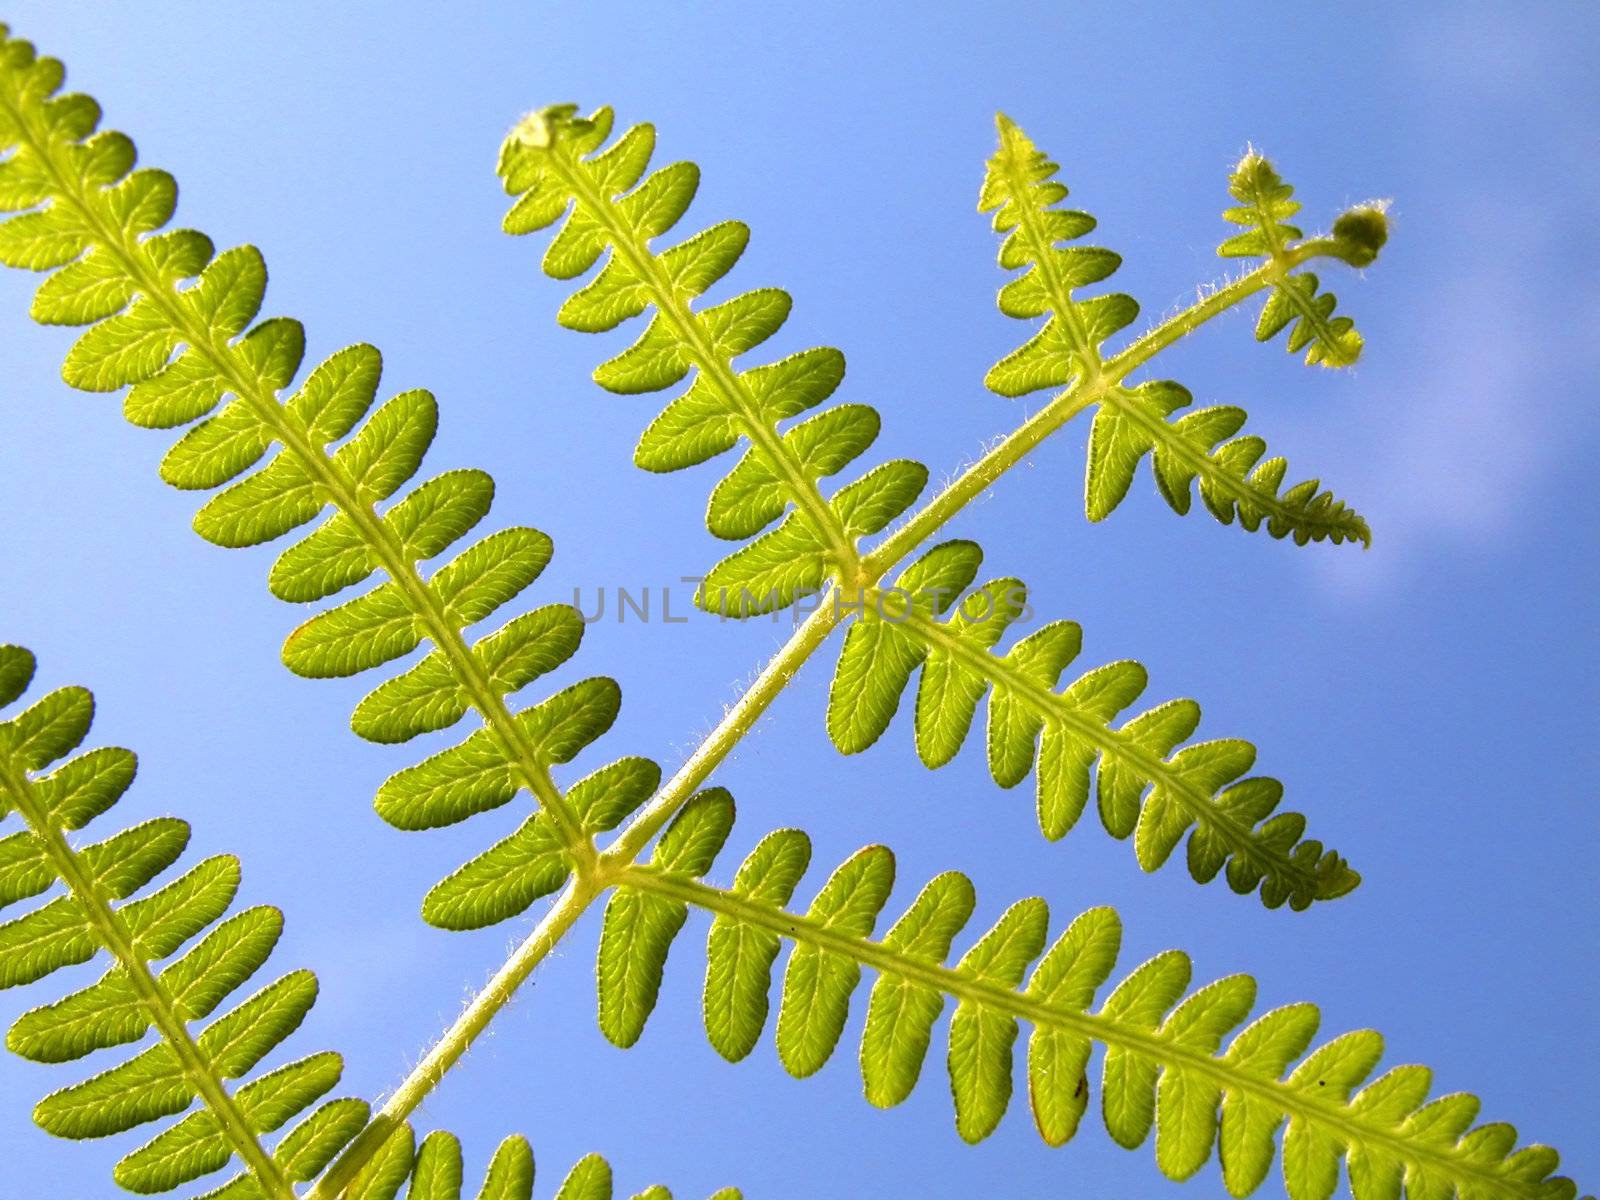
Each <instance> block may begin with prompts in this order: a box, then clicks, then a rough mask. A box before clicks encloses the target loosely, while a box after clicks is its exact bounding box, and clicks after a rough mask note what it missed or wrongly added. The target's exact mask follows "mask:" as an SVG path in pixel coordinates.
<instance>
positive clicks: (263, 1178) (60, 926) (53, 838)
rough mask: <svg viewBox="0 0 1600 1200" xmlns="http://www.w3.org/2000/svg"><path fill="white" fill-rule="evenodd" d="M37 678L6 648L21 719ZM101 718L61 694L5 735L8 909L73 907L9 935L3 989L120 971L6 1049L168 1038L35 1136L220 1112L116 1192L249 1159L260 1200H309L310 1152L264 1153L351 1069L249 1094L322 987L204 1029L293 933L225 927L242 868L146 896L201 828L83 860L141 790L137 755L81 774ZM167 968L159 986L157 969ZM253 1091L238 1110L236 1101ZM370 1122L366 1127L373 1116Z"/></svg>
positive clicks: (122, 838) (20, 1026)
mask: <svg viewBox="0 0 1600 1200" xmlns="http://www.w3.org/2000/svg"><path fill="white" fill-rule="evenodd" d="M33 670H34V661H33V656H32V655H31V654H30V653H29V652H28V651H26V650H23V649H21V648H20V647H17V646H0V698H3V699H4V703H5V704H6V705H10V704H13V703H15V702H16V701H18V700H19V699H21V698H22V695H23V693H24V692H25V691H26V689H27V687H28V685H29V683H30V682H31V680H32V677H33ZM93 712H94V701H93V697H92V696H90V694H89V693H88V692H87V691H85V690H84V689H82V688H61V689H58V690H56V691H53V692H50V693H48V694H46V695H45V696H44V697H43V698H42V699H41V700H39V701H38V702H37V703H35V704H33V705H32V706H31V707H29V708H27V709H24V710H23V711H22V712H20V713H18V714H16V715H14V716H12V717H11V719H9V720H6V721H4V722H0V797H3V800H0V813H16V814H18V815H20V817H21V819H22V821H23V823H24V824H25V826H26V828H25V829H24V830H23V831H22V832H19V833H12V834H10V835H9V836H7V837H5V838H4V839H3V840H0V847H3V851H0V887H3V888H4V893H3V894H4V897H5V899H6V901H7V902H15V901H20V900H25V899H28V898H30V897H33V896H38V895H41V894H43V893H46V892H48V891H49V889H50V888H52V887H54V886H56V885H58V884H59V885H60V886H61V887H62V888H63V889H64V890H63V894H61V895H59V896H56V897H55V898H53V899H48V900H47V901H46V902H45V903H44V904H43V905H42V906H40V907H37V908H35V909H34V910H33V911H31V912H29V913H26V914H24V915H23V916H21V917H16V918H13V919H12V920H10V921H7V922H5V923H4V924H3V925H0V986H14V985H16V984H19V983H25V982H32V981H34V980H38V979H43V978H44V977H46V976H48V975H50V974H52V973H54V972H55V971H57V970H60V969H61V968H63V967H68V966H72V965H74V964H77V963H81V962H85V961H87V960H89V959H91V958H93V957H95V955H97V954H98V953H100V952H101V951H105V952H106V953H107V954H108V955H109V956H110V958H111V960H112V964H111V966H110V968H109V969H108V970H107V971H106V972H105V974H103V975H102V976H101V978H100V979H99V980H98V981H97V982H95V983H92V984H90V985H89V986H87V987H84V988H80V989H79V990H77V991H74V992H72V993H70V994H69V995H67V996H65V997H64V998H62V999H60V1000H57V1001H55V1002H54V1003H51V1004H46V1005H43V1006H41V1007H38V1008H35V1009H32V1010H31V1011H29V1012H27V1013H24V1014H23V1015H22V1017H20V1018H19V1019H18V1020H17V1021H16V1022H15V1024H13V1025H12V1027H11V1029H10V1031H9V1033H8V1034H7V1036H6V1044H7V1045H8V1046H9V1047H10V1048H11V1049H12V1050H13V1051H14V1052H16V1053H17V1054H20V1055H22V1056H24V1057H26V1058H29V1059H32V1060H34V1061H36V1062H44V1063H64V1062H71V1061H75V1060H77V1059H80V1058H83V1057H85V1056H86V1055H88V1054H90V1053H92V1052H94V1051H96V1050H104V1049H110V1048H112V1047H115V1046H120V1045H127V1044H129V1043H131V1042H136V1041H138V1040H139V1039H140V1038H142V1037H143V1036H144V1035H145V1034H146V1033H147V1032H148V1031H150V1030H151V1028H152V1027H153V1028H154V1029H155V1030H156V1031H157V1033H158V1034H159V1035H160V1040H159V1041H157V1042H155V1043H154V1044H153V1045H151V1046H149V1047H148V1048H147V1049H145V1050H143V1051H141V1052H139V1053H138V1054H135V1055H134V1056H133V1057H131V1058H129V1059H127V1060H126V1061H124V1062H122V1063H121V1064H119V1065H117V1066H113V1067H109V1068H106V1069H102V1070H100V1071H99V1072H98V1073H96V1074H95V1075H93V1076H91V1077H90V1078H88V1079H86V1080H84V1081H83V1082H81V1083H76V1084H73V1085H71V1086H69V1087H65V1088H62V1089H60V1090H58V1091H56V1092H53V1093H51V1094H50V1095H48V1096H46V1097H45V1098H44V1099H43V1100H41V1101H40V1102H39V1104H38V1106H37V1107H36V1108H35V1109H34V1120H35V1121H36V1122H37V1123H38V1125H39V1126H40V1127H41V1128H43V1129H44V1130H46V1131H47V1132H49V1133H52V1134H55V1135H56V1136H58V1137H66V1138H96V1137H106V1136H109V1135H112V1134H116V1133H121V1132H124V1131H126V1130H131V1129H134V1128H137V1127H139V1126H141V1125H147V1124H150V1123H152V1122H156V1121H159V1120H161V1119H162V1118H165V1117H172V1116H178V1115H179V1114H182V1113H184V1112H185V1110H187V1109H189V1108H190V1107H191V1105H193V1103H194V1101H195V1100H196V1099H199V1100H200V1101H201V1102H202V1105H203V1107H201V1108H198V1109H196V1110H195V1111H194V1112H192V1113H190V1114H189V1115H187V1116H183V1117H182V1119H180V1120H179V1121H178V1122H177V1123H176V1124H174V1125H171V1126H170V1127H169V1128H167V1129H166V1130H165V1131H163V1132H160V1133H158V1134H157V1135H156V1136H155V1137H154V1138H153V1139H152V1140H150V1141H148V1142H147V1143H146V1144H145V1145H143V1146H142V1147H140V1148H138V1149H135V1150H134V1151H132V1152H131V1153H129V1154H127V1155H125V1156H124V1157H123V1158H122V1160H121V1161H120V1162H119V1163H118V1164H117V1166H116V1168H115V1170H114V1172H113V1175H114V1177H115V1179H116V1180H117V1182H118V1183H119V1184H121V1185H122V1186H123V1187H126V1188H128V1189H130V1190H133V1191H137V1192H142V1193H147V1192H163V1191H169V1190H171V1189H172V1188H175V1187H178V1186H179V1185H181V1184H184V1183H188V1182H190V1181H192V1180H195V1179H198V1178H201V1177H202V1176H205V1175H209V1174H212V1173H213V1172H216V1171H219V1170H221V1169H222V1168H223V1167H225V1166H227V1165H228V1163H229V1162H231V1161H232V1160H233V1159H234V1157H235V1156H238V1157H240V1158H241V1159H242V1161H243V1165H244V1166H245V1167H246V1169H247V1171H248V1172H249V1173H248V1174H246V1175H244V1176H241V1179H244V1180H246V1181H247V1182H248V1184H249V1186H250V1187H251V1188H252V1189H253V1190H254V1194H255V1195H256V1196H258V1197H262V1198H265V1200H292V1195H293V1193H292V1190H291V1184H292V1182H293V1181H294V1180H295V1179H297V1178H302V1179H303V1178H307V1177H308V1176H305V1175H301V1176H296V1175H294V1174H293V1173H292V1172H291V1170H290V1167H291V1165H292V1162H293V1161H295V1160H294V1157H293V1155H294V1153H298V1151H297V1146H298V1145H299V1142H297V1141H296V1140H295V1138H296V1134H295V1133H293V1132H291V1133H290V1134H288V1135H286V1136H285V1138H284V1141H283V1143H282V1146H281V1147H280V1149H279V1151H278V1152H277V1153H276V1154H269V1153H268V1151H267V1150H266V1149H265V1148H264V1147H263V1145H262V1142H261V1138H262V1136H263V1135H265V1134H270V1133H272V1132H274V1131H276V1130H278V1129H280V1128H282V1127H283V1126H284V1125H285V1124H287V1123H288V1122H289V1121H290V1120H291V1119H293V1118H294V1117H295V1116H297V1115H298V1114H299V1113H301V1112H303V1111H304V1110H306V1109H308V1108H310V1107H311V1106H312V1105H313V1104H314V1103H315V1102H316V1101H317V1099H318V1098H319V1097H321V1096H322V1095H324V1094H325V1093H327V1092H328V1091H329V1090H330V1089H332V1088H333V1087H334V1086H335V1085H336V1084H337V1083H338V1081H339V1075H340V1073H341V1070H342V1063H341V1060H340V1058H339V1056H338V1055H336V1054H331V1053H323V1054H315V1055H311V1056H310V1057H307V1058H302V1059H300V1060H298V1061H297V1062H293V1063H290V1064H287V1065H285V1066H282V1067H278V1068H277V1069H275V1070H270V1071H267V1072H265V1073H263V1074H260V1075H258V1076H256V1077H255V1078H254V1079H249V1076H250V1075H251V1073H252V1072H254V1071H255V1069H256V1068H257V1067H258V1066H259V1065H260V1064H261V1063H262V1062H263V1061H264V1060H265V1059H266V1058H267V1056H268V1055H270V1054H271V1053H272V1052H273V1051H274V1050H275V1049H277V1047H278V1046H279V1045H280V1044H281V1043H283V1042H284V1041H285V1040H286V1039H287V1038H288V1037H289V1035H290V1034H292V1033H293V1032H294V1031H295V1029H296V1028H297V1027H298V1026H299V1025H300V1023H301V1021H302V1020H303V1019H304V1017H305V1015H306V1013H307V1011H308V1010H309V1009H310V1007H311V1005H312V1003H313V1001H314V1000H315V998H316V979H315V978H314V977H313V976H312V975H311V973H310V972H308V971H296V972H292V973H290V974H288V975H285V976H283V977H282V978H281V979H279V980H278V981H277V982H275V983H272V984H269V985H268V986H266V987H264V988H261V989H259V990H258V991H256V992H255V993H254V994H253V995H252V996H250V997H249V998H248V999H246V1000H244V1001H243V1002H242V1003H240V1004H237V1005H236V1006H234V1007H233V1008H231V1009H229V1010H228V1011H227V1012H225V1013H223V1014H222V1015H221V1016H216V1017H214V1019H211V1020H209V1022H208V1023H207V1024H205V1025H204V1027H203V1028H200V1029H198V1030H194V1029H192V1028H191V1026H192V1025H193V1024H195V1023H197V1022H202V1021H206V1020H207V1018H212V1017H213V1014H214V1013H215V1012H216V1011H217V1010H218V1009H219V1008H220V1007H221V1006H222V1005H223V1003H224V1001H226V1000H227V999H228V998H229V997H230V996H231V995H232V994H233V993H234V992H236V991H237V990H238V989H239V988H240V987H242V986H243V985H244V983H245V982H246V981H247V980H248V979H249V978H250V977H251V976H252V975H254V974H255V972H256V971H257V970H258V969H259V968H260V967H261V966H263V965H264V963H265V962H266V959H267V957H268V956H269V955H270V954H271V952H272V949H273V947H274V945H275V944H276V942H277V940H278V935H279V933H280V932H281V931H282V928H283V918H282V916H281V914H279V913H278V911H277V910H276V909H272V908H250V909H245V910H243V911H241V912H239V913H237V914H235V915H234V916H232V917H228V918H227V919H224V917H225V915H226V913H227V910H228V908H229V907H230V906H231V904H232V902H233V899H234V896H235V893H236V892H237V890H238V886H239V865H238V861H237V860H236V859H234V858H232V857H231V856H228V855H221V856H218V857H215V858H210V859H207V860H205V861H204V862H202V863H200V864H199V865H197V866H195V867H193V868H192V869H190V870H189V871H187V872H186V873H184V874H182V875H180V876H178V877H177V878H176V879H174V880H172V881H171V882H169V883H167V884H166V885H165V886H162V887H159V888H156V889H155V890H153V891H152V890H147V889H149V888H150V887H151V885H153V884H154V883H155V882H156V881H157V880H158V879H159V878H160V877H161V876H162V875H163V874H164V873H166V872H168V871H169V870H170V869H171V868H173V867H174V865H175V864H176V863H177V862H178V860H179V858H180V857H181V855H182V854H183V852H184V850H185V848H186V847H187V845H188V841H189V827H188V825H187V824H185V823H184V822H182V821H179V820H176V819H174V818H170V817H169V818H159V819H156V820H152V821H146V822H143V823H142V824H138V825H134V826H132V827H131V828H129V829H126V830H123V831H122V832H120V833H118V834H115V835H113V836H111V837H108V838H104V839H102V840H100V841H97V842H92V843H90V844H87V845H82V846H76V845H74V844H73V843H72V841H71V840H70V839H69V837H68V835H69V834H70V833H71V832H73V831H74V830H76V829H79V828H81V827H82V826H84V825H86V824H88V823H89V822H90V821H91V820H93V819H94V818H96V817H98V816H100V815H101V814H103V813H104V812H105V811H106V810H108V809H109V808H110V807H111V806H112V805H113V804H114V803H115V802H116V801H117V800H118V799H119V798H120V797H121V795H122V792H123V791H124V790H125V789H126V788H127V787H128V785H129V784H130V783H131V782H132V781H133V775H134V760H133V755H131V754H130V753H128V752H127V751H125V750H98V751H90V752H88V753H84V754H77V755H75V756H74V757H68V756H69V755H74V752H75V751H76V750H77V748H78V745H79V744H80V743H81V742H82V740H83V739H84V738H85V737H86V736H87V735H88V732H89V725H90V721H91V720H92V717H93ZM62 760H65V761H62ZM57 764H59V765H57ZM141 893H142V894H141ZM201 934H204V936H203V937H200V935H201ZM197 937H198V938H199V940H198V941H196V942H195V943H194V944H193V945H192V946H190V947H189V948H188V949H187V950H184V952H183V953H182V954H178V952H179V951H180V950H183V948H184V947H185V945H187V944H188V943H189V942H191V940H193V939H195V938H197ZM174 955H177V957H175V958H174V957H173V956H174ZM167 959H170V960H171V961H169V962H168V963H167V965H166V966H165V967H163V968H161V969H160V970H159V971H158V970H157V969H156V968H155V967H153V965H152V964H154V963H156V962H160V961H162V960H167ZM247 1079H248V1080H249V1081H248V1082H245V1083H243V1085H242V1086H240V1087H239V1088H238V1089H237V1090H236V1091H233V1092H230V1091H229V1090H228V1088H227V1087H226V1086H225V1081H227V1080H247ZM356 1103H359V1102H356ZM360 1108H361V1120H362V1121H363V1122H364V1120H365V1116H366V1106H365V1105H364V1104H361V1105H360ZM353 1134H354V1131H353V1130H352V1131H351V1133H350V1135H349V1136H353ZM309 1136H311V1135H300V1141H302V1142H303V1141H304V1139H305V1138H307V1137H309ZM336 1149H337V1146H334V1147H333V1148H332V1149H330V1150H329V1152H328V1154H329V1156H331V1154H332V1153H333V1151H334V1150H336ZM311 1157H313V1158H314V1157H316V1156H315V1155H312V1156H311ZM323 1161H324V1162H325V1161H326V1160H325V1159H324V1160H323ZM321 1165H322V1163H321V1162H319V1163H317V1164H316V1169H320V1167H321Z"/></svg>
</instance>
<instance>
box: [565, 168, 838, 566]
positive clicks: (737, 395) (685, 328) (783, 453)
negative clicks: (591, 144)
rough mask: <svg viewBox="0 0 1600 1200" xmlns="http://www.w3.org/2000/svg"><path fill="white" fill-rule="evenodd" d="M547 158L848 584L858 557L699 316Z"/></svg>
mask: <svg viewBox="0 0 1600 1200" xmlns="http://www.w3.org/2000/svg"><path fill="white" fill-rule="evenodd" d="M549 161H550V165H551V168H552V169H553V170H555V171H556V172H557V173H558V174H559V175H560V177H561V179H562V181H563V182H564V183H565V184H566V185H567V187H568V189H569V190H570V191H571V192H572V194H573V195H575V196H577V197H578V199H579V200H580V201H581V202H582V203H583V204H584V206H585V207H586V208H587V209H588V211H589V212H590V213H591V214H592V215H593V216H594V218H595V220H597V221H598V222H599V223H600V225H601V226H602V227H603V228H604V229H605V231H606V238H607V240H608V241H610V243H611V245H612V247H613V248H614V249H615V252H616V253H618V254H620V255H622V257H623V259H624V260H625V261H626V262H627V264H628V266H629V268H630V269H632V271H633V273H634V275H635V276H636V277H637V278H639V279H641V280H643V281H644V285H645V288H646V289H647V290H648V292H649V293H650V297H651V301H652V302H653V303H654V304H655V306H656V309H657V311H658V312H660V313H661V314H662V316H664V317H666V319H667V320H668V321H670V322H671V323H672V326H673V328H674V329H676V330H677V333H678V337H679V338H680V339H681V340H682V342H683V344H684V345H685V346H687V347H688V348H689V354H690V356H691V358H692V359H693V361H694V364H695V365H696V366H697V367H699V369H700V370H701V372H703V373H704V375H705V376H706V378H707V379H709V380H710V381H711V383H712V384H713V385H715V387H716V389H717V391H718V392H719V393H720V394H721V396H722V398H723V400H724V401H725V402H726V403H727V404H728V406H729V408H730V409H732V411H733V413H734V414H735V419H736V420H737V421H738V422H739V426H740V428H741V429H742V430H743V431H744V434H745V436H746V437H748V438H749V439H750V441H751V443H752V444H753V445H755V446H757V447H758V448H759V449H760V450H761V452H762V453H763V454H764V455H765V456H766V458H767V460H768V462H770V463H771V464H772V465H773V467H775V468H776V469H777V471H778V472H779V473H780V474H781V476H782V478H783V481H784V484H785V486H786V490H787V491H788V493H789V498H790V499H791V500H792V501H793V502H794V504H795V507H796V508H797V509H799V511H800V513H801V514H802V516H803V518H804V519H805V521H806V522H807V524H809V525H810V526H811V528H812V532H814V533H815V534H816V535H817V537H818V538H820V539H821V540H822V541H823V542H824V543H825V544H826V545H827V546H828V548H829V551H830V553H831V554H832V555H833V558H834V561H835V564H836V576H837V578H838V579H839V581H840V583H841V585H843V586H845V587H851V586H854V585H855V583H856V582H857V580H858V578H859V576H860V572H861V558H860V554H859V552H858V551H857V549H856V545H855V542H854V540H853V539H852V538H851V537H850V535H849V534H848V533H847V532H846V530H845V528H844V525H843V523H842V522H841V521H840V520H839V517H838V514H837V513H835V512H834V511H833V509H832V507H830V506H829V504H828V501H827V498H826V497H824V496H823V494H822V492H821V490H820V489H819V488H818V487H817V484H816V481H815V480H814V479H812V478H811V477H810V475H808V474H807V473H806V471H805V468H804V467H803V465H802V464H801V462H800V460H799V459H798V458H797V457H796V455H795V453H794V450H793V448H792V447H790V446H789V444H788V443H787V442H785V441H784V440H783V437H782V435H781V434H780V433H779V432H778V429H777V426H776V425H775V424H774V423H773V422H771V421H768V420H766V419H765V418H764V417H763V416H762V414H761V407H760V405H759V403H758V402H757V400H756V397H755V396H754V395H753V394H752V393H751V391H750V388H749V386H748V385H747V384H745V383H744V382H743V381H742V380H741V379H740V378H739V374H738V372H737V371H735V370H734V369H733V363H732V360H731V359H730V358H729V357H728V356H727V355H726V354H723V353H720V352H719V351H718V350H717V348H716V346H715V345H714V344H713V343H712V341H711V339H710V338H709V337H707V336H706V331H705V328H704V326H703V325H702V323H701V320H700V317H699V316H698V315H697V314H696V313H695V311H694V310H693V309H692V308H690V307H689V303H688V301H687V300H686V299H685V298H684V297H683V295H682V294H681V293H680V292H679V291H678V289H677V288H676V287H675V286H674V285H673V283H672V280H671V279H670V278H668V276H667V274H666V272H665V271H664V270H663V269H662V267H661V263H660V262H659V261H658V260H657V258H656V256H655V255H654V254H652V253H651V252H650V247H649V246H648V245H647V244H646V242H645V240H644V239H643V238H641V237H640V236H639V233H638V231H637V230H635V229H634V228H633V227H632V226H631V225H629V224H628V222H627V221H625V220H624V219H623V217H622V214H621V213H620V211H619V210H618V208H617V206H616V205H614V204H612V203H609V202H608V201H607V199H606V197H605V196H604V195H603V194H602V193H601V192H600V190H599V189H598V188H597V187H596V186H595V183H594V180H593V179H592V178H591V177H590V175H589V173H588V172H587V171H584V170H581V169H578V168H577V167H576V165H575V164H573V163H572V162H570V161H569V160H568V159H567V158H566V157H565V156H564V155H562V154H551V155H550V159H549Z"/></svg>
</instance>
